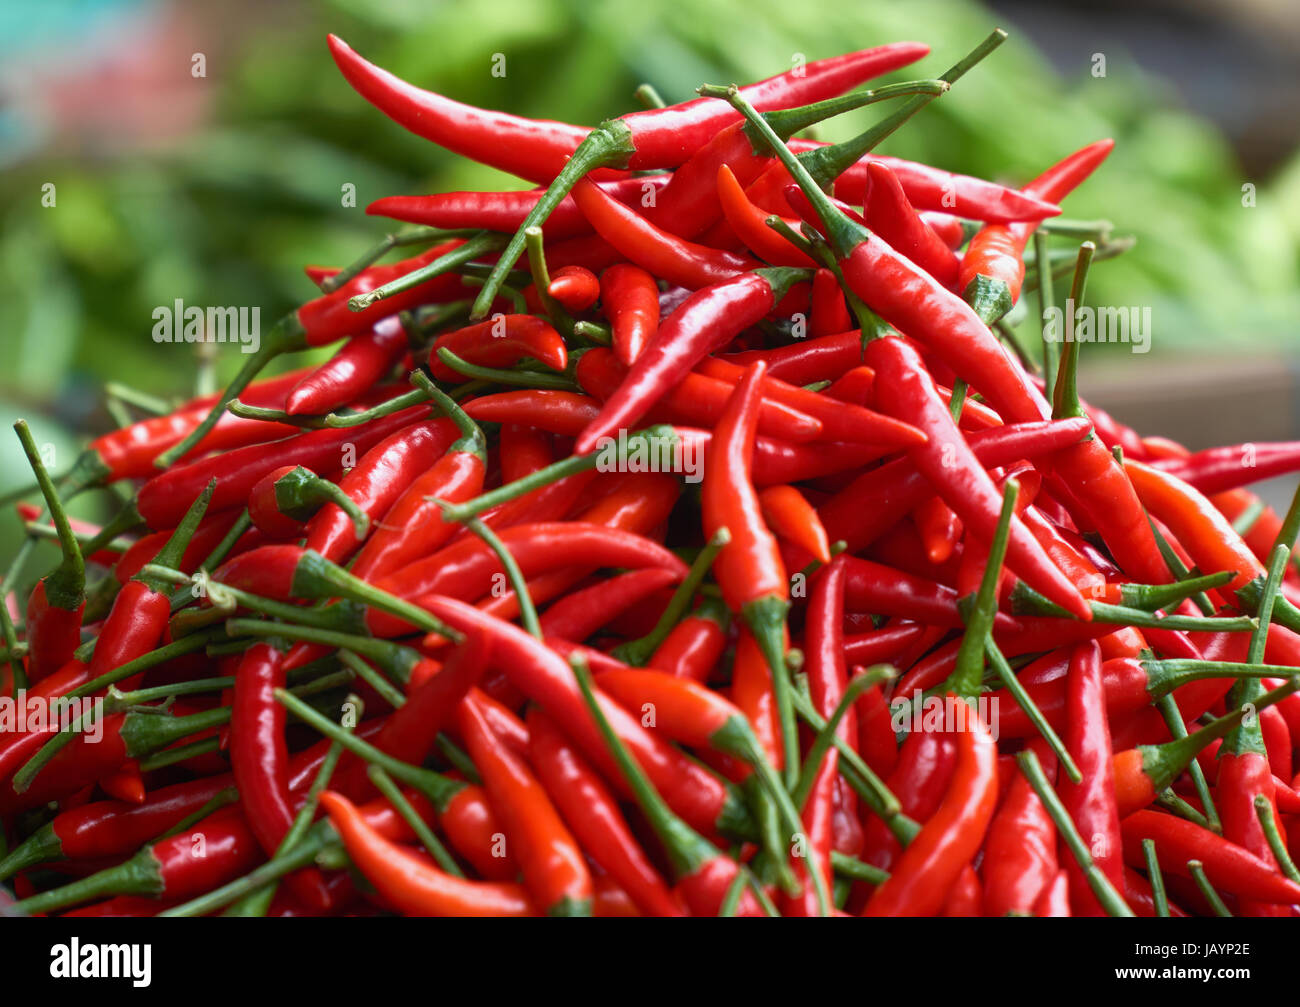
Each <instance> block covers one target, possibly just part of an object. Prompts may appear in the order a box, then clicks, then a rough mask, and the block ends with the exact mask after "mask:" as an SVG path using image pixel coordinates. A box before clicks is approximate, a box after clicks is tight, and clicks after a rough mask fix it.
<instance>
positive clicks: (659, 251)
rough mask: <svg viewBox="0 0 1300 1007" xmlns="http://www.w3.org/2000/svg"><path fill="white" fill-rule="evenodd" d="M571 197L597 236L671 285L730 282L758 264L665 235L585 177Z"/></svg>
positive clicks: (689, 285) (751, 260) (744, 257)
mask: <svg viewBox="0 0 1300 1007" xmlns="http://www.w3.org/2000/svg"><path fill="white" fill-rule="evenodd" d="M573 199H574V200H575V201H576V202H577V204H578V208H579V209H580V210H582V213H583V216H585V217H586V218H587V220H588V221H589V222H590V223H591V226H592V227H593V228H594V229H595V231H596V233H597V234H599V235H600V236H601V237H602V238H604V239H605V240H606V241H607V242H609V243H610V244H611V245H612V246H613V247H614V248H616V249H618V251H619V252H620V253H622V254H623V255H624V256H626V257H627V258H628V260H629V261H631V262H633V263H635V264H636V265H638V266H640V267H641V268H643V269H645V270H647V271H649V272H650V273H652V274H654V275H655V276H657V277H660V278H662V279H665V280H667V281H668V282H669V283H673V284H677V285H678V286H682V287H686V288H687V289H690V290H698V289H700V288H701V287H708V286H712V285H714V284H718V283H725V282H727V281H728V280H734V279H736V278H737V277H738V276H740V275H743V274H745V273H746V272H747V271H749V270H750V269H753V268H754V267H756V266H758V265H759V263H758V262H756V261H755V260H754V259H751V258H748V257H747V256H743V255H737V254H735V253H734V252H728V251H725V250H722V249H717V248H711V247H710V246H708V245H698V244H696V243H694V242H691V241H687V240H686V239H685V238H679V237H678V236H677V235H675V234H671V233H669V232H668V231H664V230H662V229H660V228H658V227H656V226H655V225H654V224H652V223H651V222H650V221H648V220H646V219H645V218H644V217H641V216H639V215H638V214H637V213H636V211H634V210H632V209H631V208H630V207H627V206H624V205H623V204H622V203H620V202H619V201H618V200H616V199H614V198H613V197H612V196H610V195H609V194H607V193H606V192H605V191H604V190H603V189H601V188H600V187H599V186H597V185H596V184H595V183H594V182H592V181H589V180H587V179H583V180H581V181H579V182H578V184H577V185H575V186H574V187H573Z"/></svg>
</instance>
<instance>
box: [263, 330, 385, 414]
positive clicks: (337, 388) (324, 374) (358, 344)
mask: <svg viewBox="0 0 1300 1007" xmlns="http://www.w3.org/2000/svg"><path fill="white" fill-rule="evenodd" d="M408 345H409V344H408V341H407V338H406V330H405V329H404V328H403V327H402V323H401V322H400V321H399V320H398V319H396V318H385V319H383V320H382V321H380V322H378V323H377V324H376V325H375V327H374V328H373V329H372V330H371V331H369V332H363V333H361V334H360V335H356V336H353V337H352V338H350V339H349V340H348V341H347V342H346V343H345V344H344V345H343V346H342V347H340V348H339V349H338V350H337V351H336V352H335V353H334V356H332V357H331V358H330V359H329V360H327V361H326V362H325V363H323V364H321V365H320V366H319V367H317V368H316V369H315V370H314V371H312V372H311V373H310V374H308V375H307V376H306V377H304V378H302V380H300V381H299V382H298V383H297V384H296V385H294V386H293V388H292V389H291V390H290V391H289V394H288V395H287V396H286V397H285V400H284V411H285V412H286V413H288V414H289V415H290V416H311V415H319V414H321V413H328V412H332V411H333V410H335V409H338V408H340V407H342V406H346V405H347V404H348V403H349V402H355V401H356V400H357V399H359V398H360V397H361V396H362V395H364V394H365V393H366V391H368V390H369V389H370V388H371V387H372V386H373V385H374V384H375V382H377V381H378V380H379V379H380V378H381V377H383V376H384V375H385V374H386V373H387V372H388V371H389V369H390V368H392V366H393V365H394V364H395V363H397V361H398V360H399V359H400V358H401V356H402V354H403V353H404V352H405V351H406V349H407V348H408Z"/></svg>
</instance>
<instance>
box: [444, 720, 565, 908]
mask: <svg viewBox="0 0 1300 1007" xmlns="http://www.w3.org/2000/svg"><path fill="white" fill-rule="evenodd" d="M457 723H458V725H459V727H460V735H461V737H462V738H463V739H464V741H465V745H466V747H467V749H468V750H469V754H470V758H472V759H473V760H474V765H475V767H476V768H477V769H478V771H479V773H480V774H481V775H482V777H483V784H484V787H485V788H486V789H487V792H488V799H489V800H490V801H491V802H492V807H493V809H494V810H495V811H496V813H497V815H498V816H499V818H500V821H501V823H502V825H503V826H504V828H505V833H506V837H507V842H510V843H514V844H516V845H517V847H518V848H517V850H516V852H515V855H516V857H517V858H518V860H519V864H520V867H521V868H522V870H523V877H524V885H525V887H526V888H527V889H528V891H529V893H530V895H531V896H532V897H533V900H534V901H535V903H536V904H537V906H538V907H539V908H541V909H542V911H543V912H545V913H546V915H548V916H589V915H590V914H591V873H590V871H588V869H587V865H586V862H585V861H584V859H583V856H582V851H581V849H579V847H578V844H577V842H576V841H575V840H574V838H573V835H572V833H570V832H569V830H568V829H567V828H566V827H565V825H564V822H563V821H562V820H561V818H560V814H559V812H558V811H556V809H555V806H554V805H553V804H552V803H551V801H550V799H549V798H548V797H547V796H546V792H545V790H544V789H543V787H542V785H541V783H540V782H539V781H538V779H537V777H535V776H534V775H533V773H532V771H531V770H530V769H529V768H528V766H527V765H526V764H525V763H524V761H523V760H522V759H520V758H519V757H518V756H517V755H515V754H514V753H513V752H511V751H510V749H509V748H507V747H506V746H505V745H504V744H502V742H501V741H500V739H498V738H497V737H496V735H494V734H493V733H492V730H491V728H490V727H489V726H488V723H487V721H486V719H484V717H483V715H482V713H481V712H480V711H479V709H478V707H477V706H476V705H475V703H474V702H473V700H472V698H471V699H470V700H468V701H466V702H462V703H461V704H460V706H459V707H457Z"/></svg>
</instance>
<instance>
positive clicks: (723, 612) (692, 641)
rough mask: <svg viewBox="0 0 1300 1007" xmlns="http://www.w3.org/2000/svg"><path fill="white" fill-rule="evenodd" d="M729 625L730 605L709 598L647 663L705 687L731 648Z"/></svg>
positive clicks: (679, 624)
mask: <svg viewBox="0 0 1300 1007" xmlns="http://www.w3.org/2000/svg"><path fill="white" fill-rule="evenodd" d="M727 623H728V618H727V609H726V606H725V605H723V604H722V603H721V602H719V601H718V600H717V599H707V598H706V599H705V600H704V601H703V602H701V603H700V605H699V607H698V608H696V609H695V611H693V612H691V613H690V614H689V615H688V616H686V618H684V619H683V620H682V621H681V622H679V623H678V624H677V625H676V626H674V627H673V629H672V632H670V633H669V634H668V635H667V636H666V637H664V641H663V643H661V644H659V647H658V649H656V650H655V652H654V653H653V654H651V655H650V660H649V661H647V662H646V664H647V665H649V666H650V667H651V668H658V669H659V670H660V671H662V672H664V673H665V674H669V675H677V676H680V677H682V678H689V679H691V680H692V681H694V682H699V683H700V684H701V685H703V684H704V683H705V682H707V681H708V679H709V676H710V674H712V672H713V670H714V669H715V668H716V667H717V666H718V662H719V661H720V660H721V659H722V654H723V651H725V650H726V649H727Z"/></svg>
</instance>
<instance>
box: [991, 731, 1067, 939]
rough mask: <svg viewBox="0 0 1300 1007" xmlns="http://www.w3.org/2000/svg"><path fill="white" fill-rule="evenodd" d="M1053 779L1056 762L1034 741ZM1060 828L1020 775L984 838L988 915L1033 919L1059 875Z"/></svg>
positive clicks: (1044, 747)
mask: <svg viewBox="0 0 1300 1007" xmlns="http://www.w3.org/2000/svg"><path fill="white" fill-rule="evenodd" d="M1029 747H1030V748H1032V749H1033V751H1034V753H1035V754H1036V755H1037V756H1038V759H1039V762H1041V763H1042V764H1043V771H1044V772H1045V773H1047V775H1048V779H1053V778H1054V777H1055V775H1056V759H1055V756H1053V755H1052V754H1051V750H1050V749H1048V747H1047V746H1046V744H1044V743H1043V741H1042V740H1041V739H1035V740H1034V741H1031V742H1030V743H1029ZM1057 869H1058V868H1057V856H1056V826H1055V824H1053V822H1052V819H1051V817H1050V816H1049V815H1048V814H1047V809H1046V808H1045V807H1043V802H1042V801H1041V800H1039V798H1038V795H1037V794H1036V793H1034V790H1033V788H1032V787H1031V786H1030V785H1029V781H1028V780H1026V779H1025V777H1024V774H1022V773H1020V772H1018V771H1017V772H1015V774H1014V776H1013V777H1012V780H1011V783H1010V785H1009V786H1008V788H1007V791H1006V793H1005V794H1004V795H1003V798H1002V803H1001V805H1000V806H999V807H998V810H997V813H996V814H995V815H994V816H993V821H992V822H990V823H989V832H988V836H987V837H986V838H985V840H984V864H983V878H984V903H983V908H984V912H985V913H986V914H987V915H989V916H1007V915H1013V914H1014V915H1017V916H1030V915H1033V913H1034V906H1035V905H1036V904H1037V903H1038V900H1039V899H1040V898H1042V897H1043V895H1044V894H1045V893H1046V892H1047V891H1048V889H1049V888H1050V887H1051V885H1052V882H1053V881H1054V880H1055V879H1056V875H1057Z"/></svg>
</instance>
